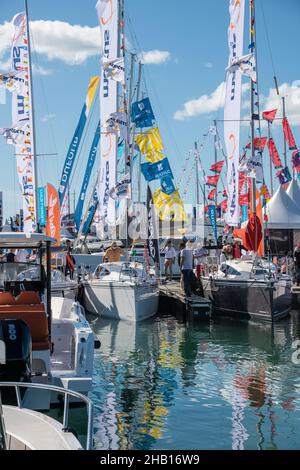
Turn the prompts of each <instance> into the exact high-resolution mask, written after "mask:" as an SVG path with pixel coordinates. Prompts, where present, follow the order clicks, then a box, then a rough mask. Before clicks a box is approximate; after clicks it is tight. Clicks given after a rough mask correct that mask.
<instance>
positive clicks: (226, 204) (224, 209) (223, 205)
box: [220, 199, 228, 212]
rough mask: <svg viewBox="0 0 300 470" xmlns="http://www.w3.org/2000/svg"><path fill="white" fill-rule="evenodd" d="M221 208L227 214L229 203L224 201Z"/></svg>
mask: <svg viewBox="0 0 300 470" xmlns="http://www.w3.org/2000/svg"><path fill="white" fill-rule="evenodd" d="M220 207H221V209H222V211H223V212H226V211H227V207H228V201H227V199H224V200H223V201H222V202H221V203H220Z"/></svg>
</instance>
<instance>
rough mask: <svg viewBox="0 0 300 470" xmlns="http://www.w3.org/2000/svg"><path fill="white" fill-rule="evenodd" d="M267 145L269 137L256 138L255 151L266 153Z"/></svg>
mask: <svg viewBox="0 0 300 470" xmlns="http://www.w3.org/2000/svg"><path fill="white" fill-rule="evenodd" d="M266 143H267V137H262V138H260V137H256V138H255V139H254V148H255V150H260V151H261V152H263V151H264V148H265V145H266Z"/></svg>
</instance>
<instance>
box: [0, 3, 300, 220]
mask: <svg viewBox="0 0 300 470" xmlns="http://www.w3.org/2000/svg"><path fill="white" fill-rule="evenodd" d="M95 3H96V1H95V0H51V2H50V1H41V0H28V4H29V15H30V28H31V34H32V37H33V41H32V49H33V53H32V62H33V68H34V76H33V87H34V109H35V120H36V140H37V153H38V154H39V156H38V157H37V166H38V180H39V185H44V184H46V182H50V183H53V184H55V185H56V186H58V180H59V176H60V174H61V171H62V167H63V163H64V159H65V156H66V153H67V150H68V146H69V144H70V141H71V138H72V136H73V133H74V130H75V127H76V125H77V122H78V119H79V115H80V112H81V108H82V105H83V102H84V100H85V94H86V89H87V85H88V82H89V78H90V77H91V76H93V75H97V74H99V70H100V35H99V29H98V20H97V15H96V10H95ZM246 3H248V1H246ZM125 4H126V17H125V20H126V21H125V28H126V37H127V43H128V46H129V47H131V48H134V49H135V51H136V52H137V53H139V54H141V57H143V60H144V62H145V65H144V80H143V83H144V84H145V85H143V91H144V92H147V93H148V95H149V98H150V100H151V103H152V107H153V110H154V114H155V116H156V120H157V124H158V127H159V129H160V132H161V135H162V137H163V141H164V145H165V152H166V156H167V157H168V158H169V161H170V163H171V166H172V169H173V172H174V176H175V179H176V180H177V181H181V184H180V191H181V194H182V196H183V197H184V199H185V201H186V202H192V201H193V199H194V198H195V191H196V190H195V171H194V169H193V162H192V158H193V157H192V156H191V151H192V149H193V147H194V142H195V141H197V142H198V144H199V145H200V144H201V142H202V141H203V135H204V134H205V133H206V132H207V130H208V128H209V127H210V126H211V125H212V124H213V120H214V119H217V120H222V116H223V97H224V84H223V82H224V80H225V68H226V66H227V62H228V45H227V29H228V25H229V15H228V5H229V1H228V0H214V1H213V2H212V1H211V2H208V1H206V0H189V1H188V2H181V1H179V0H163V2H162V1H161V0H151V1H146V0H125ZM0 5H1V8H0V38H1V40H0V71H8V70H9V50H10V44H11V34H12V29H11V26H10V24H9V22H10V21H11V19H12V18H13V16H14V15H15V14H16V13H17V12H20V11H22V10H23V9H24V4H23V1H22V0H1V1H0ZM299 20H300V2H299V0H285V1H284V2H283V1H282V0H257V1H256V24H257V51H258V74H259V89H260V95H261V96H260V101H261V109H262V110H267V109H273V108H276V107H278V106H280V99H279V98H278V97H277V95H276V92H275V89H274V80H273V76H274V70H275V73H276V76H277V80H278V84H279V90H280V93H281V96H285V97H286V110H287V117H288V119H289V121H290V123H291V124H292V130H293V132H294V135H295V139H296V142H298V143H299V142H300V132H299V131H300V62H299V52H298V37H297V36H298V34H297V31H298V27H299ZM247 22H248V18H246V26H245V42H244V51H245V53H246V52H247V46H248V37H247V36H248V26H247V25H248V23H247ZM268 41H269V42H268ZM243 82H244V83H245V85H244V93H243V106H242V116H243V117H245V118H247V116H248V115H249V96H248V95H249V92H248V91H247V89H248V87H247V85H246V84H247V80H246V79H243ZM0 100H2V101H3V93H2V95H1V96H0ZM278 116H281V110H279V111H278ZM98 118H99V107H98V102H96V103H95V105H94V108H93V111H92V115H91V120H90V124H89V128H88V130H87V135H86V139H85V142H84V145H83V149H82V152H81V154H80V158H79V159H78V163H77V166H76V171H75V173H74V178H73V180H72V188H71V192H73V191H74V192H75V198H76V193H77V195H78V192H79V187H80V185H81V179H82V177H83V172H84V169H85V164H86V160H87V154H88V151H89V146H90V144H91V140H92V135H93V133H94V130H95V126H96V122H97V119H98ZM11 124H12V123H11V97H10V95H9V93H8V92H7V93H6V104H0V127H8V126H10V125H11ZM217 125H218V131H219V133H220V135H221V136H222V133H223V128H222V122H221V121H220V122H218V123H217ZM272 127H273V128H272V134H273V136H274V138H275V140H276V143H277V145H278V149H279V151H280V153H281V156H282V149H283V137H282V129H281V126H280V121H276V122H275V123H274V124H273V126H272ZM263 131H264V132H266V131H265V129H264V130H263ZM241 135H242V144H243V145H246V144H247V142H248V127H247V125H243V126H242V131H241ZM299 145H300V144H299ZM200 149H201V161H202V164H203V167H204V169H205V171H206V172H207V173H208V170H209V167H210V165H211V164H212V163H213V162H214V144H213V138H212V137H211V136H208V137H207V138H206V141H205V146H204V147H203V148H202V147H201V146H200ZM99 158H100V157H99V155H98V159H97V161H96V165H95V171H94V175H93V178H95V177H96V176H95V175H96V169H97V167H98V166H99ZM0 159H1V167H0V168H1V169H2V171H0V190H1V191H3V193H4V194H3V199H4V204H3V205H4V215H5V216H8V215H13V214H15V213H16V212H18V211H19V208H20V207H21V200H20V196H19V187H18V183H17V175H16V165H15V157H14V152H13V147H12V146H9V145H6V144H5V143H4V141H3V139H2V138H1V141H0ZM218 159H222V155H219V156H218ZM268 159H269V157H268V155H267V152H266V151H265V152H264V166H265V173H266V180H267V183H269V169H268V168H269V165H268V163H269V160H268ZM290 160H291V158H290V153H289V154H288V161H289V162H290ZM183 169H185V173H184V175H185V176H183ZM182 176H183V177H182ZM188 181H189V182H188ZM275 187H276V184H275ZM220 189H221V188H220Z"/></svg>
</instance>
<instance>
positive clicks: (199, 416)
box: [89, 311, 300, 450]
mask: <svg viewBox="0 0 300 470" xmlns="http://www.w3.org/2000/svg"><path fill="white" fill-rule="evenodd" d="M89 320H90V322H91V324H92V327H93V329H94V331H95V333H96V334H97V336H98V337H99V339H100V340H101V348H100V350H98V351H96V357H95V372H94V387H93V392H92V393H91V394H90V396H91V398H92V400H93V401H94V404H95V448H96V449H98V450H100V449H102V450H104V449H105V450H107V449H109V450H112V449H120V450H126V449H133V450H139V449H141V450H151V449H164V450H167V449H170V450H171V449H183V450H184V449H200V450H201V449H208V450H213V449H224V450H230V449H237V450H238V449H263V450H267V449H299V448H300V361H299V360H298V359H299V358H300V354H299V356H297V351H296V350H295V344H296V343H295V341H296V340H297V339H300V313H299V312H297V311H294V312H292V314H291V316H290V317H289V318H287V319H285V320H283V321H281V322H279V323H278V324H276V325H275V326H274V327H272V326H271V325H261V324H260V325H259V324H255V323H251V322H240V323H237V322H236V321H232V320H225V319H222V320H217V321H216V320H214V321H213V322H196V321H195V322H194V323H193V324H191V325H189V326H187V325H185V324H184V323H183V322H181V321H180V320H178V319H176V318H175V317H174V316H172V315H159V316H157V317H155V318H152V319H150V320H147V321H144V322H142V323H140V324H138V325H134V324H130V323H126V322H118V321H111V320H106V319H103V318H96V317H89Z"/></svg>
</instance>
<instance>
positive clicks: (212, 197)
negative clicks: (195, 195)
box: [207, 188, 217, 201]
mask: <svg viewBox="0 0 300 470" xmlns="http://www.w3.org/2000/svg"><path fill="white" fill-rule="evenodd" d="M216 192H217V191H216V188H214V189H212V190H211V191H210V192H209V194H208V196H207V199H208V200H209V201H214V200H215V198H216Z"/></svg>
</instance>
